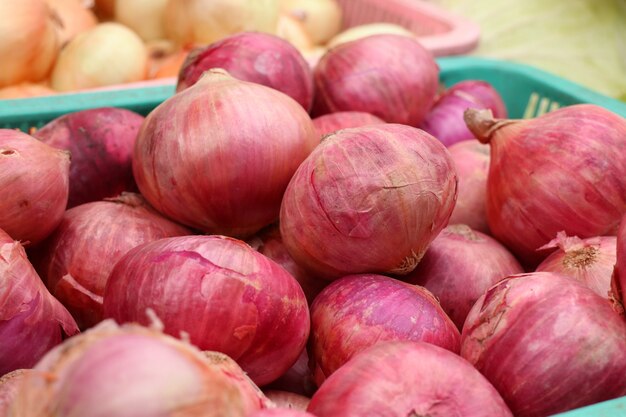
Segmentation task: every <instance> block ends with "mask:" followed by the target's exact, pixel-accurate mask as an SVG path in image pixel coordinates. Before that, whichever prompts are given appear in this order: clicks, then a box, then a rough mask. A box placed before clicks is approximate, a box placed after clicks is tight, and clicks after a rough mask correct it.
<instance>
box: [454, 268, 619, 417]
mask: <svg viewBox="0 0 626 417" xmlns="http://www.w3.org/2000/svg"><path fill="white" fill-rule="evenodd" d="M624 352H626V322H625V321H624V320H623V319H622V318H621V317H619V316H618V315H617V314H615V312H614V311H613V310H612V309H611V306H610V305H609V303H607V301H606V299H605V298H603V297H600V296H599V295H597V294H596V293H595V292H594V291H592V290H591V289H589V288H588V287H586V286H585V285H583V284H582V283H580V282H578V281H576V280H574V279H571V278H568V277H566V276H563V275H559V274H556V273H551V272H535V273H531V274H523V275H513V276H511V277H509V278H508V279H505V280H503V281H500V282H499V283H498V284H496V285H494V286H493V287H491V288H490V289H489V290H488V291H487V292H486V293H485V294H484V295H482V296H481V297H480V299H479V300H478V301H477V302H476V304H474V306H473V307H472V310H471V311H470V313H469V315H468V317H467V320H466V321H465V325H464V327H463V333H462V340H461V355H462V356H463V357H464V358H466V359H467V360H468V361H469V362H471V363H472V364H473V365H474V366H475V367H476V368H477V369H478V370H479V371H480V372H481V373H482V374H483V375H485V377H487V379H488V380H489V381H491V383H492V384H493V385H494V386H495V387H496V389H497V390H498V391H499V392H500V394H502V397H503V398H504V400H505V401H506V402H507V404H508V405H509V407H511V410H512V411H513V413H514V414H515V416H516V417H530V416H533V417H534V416H548V415H552V414H556V413H560V412H563V411H567V410H570V409H573V408H578V407H582V406H585V405H588V404H593V403H597V402H601V401H605V400H608V399H611V398H616V397H619V396H622V395H626V379H624V375H626V355H624Z"/></svg>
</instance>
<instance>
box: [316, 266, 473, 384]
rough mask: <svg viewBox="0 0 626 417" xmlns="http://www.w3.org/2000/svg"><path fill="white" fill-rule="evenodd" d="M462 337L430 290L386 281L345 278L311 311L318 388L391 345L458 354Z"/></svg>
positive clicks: (328, 289) (381, 278) (372, 277)
mask: <svg viewBox="0 0 626 417" xmlns="http://www.w3.org/2000/svg"><path fill="white" fill-rule="evenodd" d="M460 338H461V335H460V333H459V330H458V329H457V328H456V327H455V325H454V323H453V322H452V320H450V318H449V317H448V316H447V315H446V313H445V312H444V311H443V309H442V308H441V306H440V305H439V302H438V301H437V299H436V298H435V297H434V296H433V295H432V294H431V293H430V291H428V290H427V289H425V288H424V287H420V286H418V285H411V284H407V283H405V282H402V281H398V280H395V279H393V278H389V277H385V276H382V275H373V274H363V275H349V276H346V277H343V278H340V279H338V280H336V281H334V282H333V283H331V284H330V285H329V286H328V287H326V288H325V289H324V290H323V291H322V292H321V293H320V295H318V296H317V297H316V298H315V301H314V302H313V304H312V305H311V337H310V339H309V344H308V346H309V357H310V360H309V364H310V366H311V369H313V377H314V378H315V382H316V383H317V385H318V386H320V385H322V383H323V382H324V380H326V379H327V378H328V377H329V376H330V375H332V373H333V372H335V371H337V369H340V368H341V367H342V366H344V364H346V363H347V362H348V361H349V360H350V359H351V358H352V357H354V356H355V355H356V354H358V353H359V352H361V351H363V350H364V349H367V348H368V347H370V346H373V345H376V344H378V343H382V342H386V341H395V340H402V341H414V342H428V343H432V344H434V345H437V346H440V347H442V348H444V349H448V350H450V351H452V352H455V353H458V352H459V347H460Z"/></svg>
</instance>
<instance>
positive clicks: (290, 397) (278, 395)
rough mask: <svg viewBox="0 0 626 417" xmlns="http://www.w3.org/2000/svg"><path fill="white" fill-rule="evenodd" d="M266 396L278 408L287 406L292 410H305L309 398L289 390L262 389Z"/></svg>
mask: <svg viewBox="0 0 626 417" xmlns="http://www.w3.org/2000/svg"><path fill="white" fill-rule="evenodd" d="M264 394H265V395H266V396H267V398H269V399H270V401H272V402H273V403H274V405H275V406H276V407H278V408H281V409H282V408H287V409H293V410H301V411H305V410H306V408H307V407H308V405H309V403H310V402H311V399H310V398H309V397H305V396H304V395H300V394H296V393H293V392H289V391H278V390H267V391H264Z"/></svg>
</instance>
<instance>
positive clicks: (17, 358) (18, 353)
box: [0, 230, 78, 376]
mask: <svg viewBox="0 0 626 417" xmlns="http://www.w3.org/2000/svg"><path fill="white" fill-rule="evenodd" d="M0 301H1V305H2V308H0V340H1V341H2V343H0V376H2V375H4V374H6V373H7V372H11V371H13V370H16V369H20V368H30V367H32V366H33V365H34V364H35V363H37V361H38V360H39V359H40V358H41V357H42V356H43V355H44V354H45V353H46V352H47V351H48V350H50V349H51V348H52V347H54V346H56V345H57V344H59V343H61V341H62V339H63V337H64V336H72V335H74V334H76V333H78V328H77V327H76V323H75V322H74V319H72V316H70V314H69V313H68V312H67V310H66V309H65V308H64V307H63V306H62V305H61V303H59V302H58V301H57V300H56V299H55V298H54V297H53V296H52V295H50V293H49V292H48V290H47V289H46V287H45V286H44V284H43V282H41V279H39V277H38V276H37V273H36V272H35V270H34V269H33V267H32V265H31V264H30V262H29V261H28V258H27V257H26V252H25V251H24V248H23V247H22V245H20V244H19V242H15V241H13V239H11V237H9V235H7V234H6V233H5V232H3V231H2V230H0Z"/></svg>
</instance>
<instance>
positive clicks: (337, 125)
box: [313, 111, 385, 136]
mask: <svg viewBox="0 0 626 417" xmlns="http://www.w3.org/2000/svg"><path fill="white" fill-rule="evenodd" d="M380 123H385V121H384V120H382V119H381V118H379V117H376V116H374V115H373V114H369V113H366V112H362V111H340V112H337V113H330V114H325V115H323V116H319V117H316V118H315V119H313V126H315V130H317V134H318V135H320V136H325V135H328V134H329V133H333V132H335V131H337V130H340V129H348V128H350V127H361V126H367V125H376V124H380Z"/></svg>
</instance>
